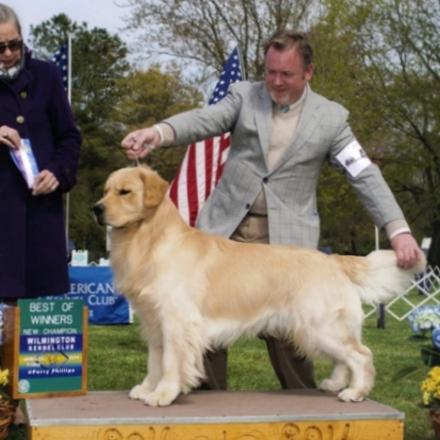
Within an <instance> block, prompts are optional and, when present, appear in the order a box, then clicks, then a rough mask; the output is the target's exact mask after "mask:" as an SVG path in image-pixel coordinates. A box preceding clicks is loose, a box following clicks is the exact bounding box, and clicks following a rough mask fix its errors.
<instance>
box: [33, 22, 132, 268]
mask: <svg viewBox="0 0 440 440" xmlns="http://www.w3.org/2000/svg"><path fill="white" fill-rule="evenodd" d="M67 33H70V34H71V35H72V60H73V61H72V110H73V113H74V116H75V120H76V123H77V125H78V127H79V129H80V131H81V134H82V136H83V145H82V150H81V156H80V164H79V172H78V184H77V186H76V187H75V188H74V189H73V191H72V192H71V196H70V218H69V224H70V228H69V229H70V231H69V236H70V238H72V239H73V240H74V241H75V243H76V245H77V246H78V247H82V248H87V249H89V250H90V253H91V257H92V258H93V259H95V258H96V257H97V256H98V255H103V254H104V252H105V250H104V246H105V240H103V236H104V232H103V230H102V228H99V227H98V226H97V225H96V224H95V221H94V219H93V215H92V213H91V207H92V206H93V204H94V203H95V202H96V201H97V200H98V199H99V198H100V197H101V195H102V187H103V184H104V182H105V180H106V177H107V176H108V174H109V172H110V171H112V170H114V169H115V168H118V167H120V166H121V165H122V164H124V163H125V156H124V155H123V153H122V152H121V151H120V150H121V149H120V148H118V147H119V143H120V140H121V139H122V134H123V133H124V126H123V125H122V124H120V123H119V122H118V121H117V120H116V121H115V120H112V119H111V115H112V112H113V108H114V107H115V105H116V103H117V101H118V99H119V96H120V93H121V92H120V90H119V89H118V86H117V84H118V81H119V79H121V78H123V76H124V75H125V74H127V72H128V70H129V64H128V62H127V60H126V56H127V48H126V46H125V44H124V43H123V42H122V41H121V40H120V38H119V37H118V36H117V35H110V34H109V33H108V32H107V30H105V29H100V28H93V29H91V30H89V29H88V28H87V24H86V23H82V24H80V25H78V24H77V23H74V22H72V21H71V20H70V19H69V18H68V17H67V16H66V15H65V14H60V15H56V16H54V17H52V18H51V19H50V20H47V21H44V22H42V23H41V24H40V25H38V26H35V27H33V26H32V27H31V32H30V35H31V46H32V47H33V49H34V51H35V53H36V55H37V56H38V57H40V58H43V59H44V58H46V59H50V58H51V56H52V54H53V53H54V52H55V51H56V50H57V49H58V47H59V46H60V45H61V44H63V43H64V42H65V41H66V40H67Z"/></svg>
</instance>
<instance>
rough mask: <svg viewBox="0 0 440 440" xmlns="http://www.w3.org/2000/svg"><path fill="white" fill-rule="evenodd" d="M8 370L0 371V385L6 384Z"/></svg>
mask: <svg viewBox="0 0 440 440" xmlns="http://www.w3.org/2000/svg"><path fill="white" fill-rule="evenodd" d="M8 377H9V370H0V385H6V384H7V383H8Z"/></svg>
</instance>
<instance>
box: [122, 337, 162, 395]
mask: <svg viewBox="0 0 440 440" xmlns="http://www.w3.org/2000/svg"><path fill="white" fill-rule="evenodd" d="M162 355H163V349H162V347H154V346H152V345H149V347H148V365H147V371H148V374H147V375H146V376H145V379H144V380H143V381H142V383H141V384H140V385H136V386H135V387H133V388H132V390H131V391H130V394H129V397H130V399H139V400H144V401H145V399H146V398H147V396H148V395H149V394H150V393H151V392H152V391H153V390H154V389H155V388H156V386H157V384H158V383H159V380H160V377H161V375H162V366H161V363H162Z"/></svg>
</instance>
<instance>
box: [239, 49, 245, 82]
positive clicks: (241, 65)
mask: <svg viewBox="0 0 440 440" xmlns="http://www.w3.org/2000/svg"><path fill="white" fill-rule="evenodd" d="M237 53H238V58H239V60H240V70H241V77H242V78H243V81H246V72H245V70H244V59H243V51H242V50H241V47H240V46H239V45H238V44H237Z"/></svg>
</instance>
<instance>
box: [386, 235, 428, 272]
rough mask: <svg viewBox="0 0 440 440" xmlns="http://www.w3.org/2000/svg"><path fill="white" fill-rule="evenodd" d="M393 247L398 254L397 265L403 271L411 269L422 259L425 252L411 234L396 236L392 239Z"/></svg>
mask: <svg viewBox="0 0 440 440" xmlns="http://www.w3.org/2000/svg"><path fill="white" fill-rule="evenodd" d="M391 247H392V248H393V249H394V252H395V253H396V256H397V264H398V265H399V267H401V268H402V269H409V268H411V267H413V266H414V265H415V264H416V263H417V262H418V261H420V260H421V259H422V256H423V251H422V250H421V249H420V247H419V245H418V244H417V242H416V241H415V240H414V237H413V236H412V235H411V234H407V233H404V234H399V235H396V236H395V237H393V238H392V239H391Z"/></svg>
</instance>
